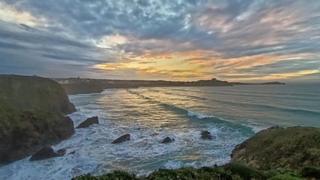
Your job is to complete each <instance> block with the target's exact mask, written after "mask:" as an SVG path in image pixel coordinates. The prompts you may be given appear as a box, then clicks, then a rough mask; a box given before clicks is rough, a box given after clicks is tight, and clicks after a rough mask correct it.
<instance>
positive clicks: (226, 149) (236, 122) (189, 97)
mask: <svg viewBox="0 0 320 180" xmlns="http://www.w3.org/2000/svg"><path fill="white" fill-rule="evenodd" d="M319 94H320V92H319V88H315V87H300V86H236V87H173V88H139V89H110V90H106V91H104V92H103V93H98V94H89V95H75V96H71V101H72V102H73V103H74V104H75V105H76V107H77V109H78V112H76V113H73V114H72V115H71V117H72V119H73V120H74V122H75V125H78V124H79V123H80V122H81V121H83V120H84V119H85V118H87V117H90V116H95V115H97V116H99V121H100V124H99V125H93V126H91V127H89V128H86V129H77V130H76V133H75V135H74V136H73V137H71V138H70V139H68V140H66V141H64V142H62V143H60V144H58V145H57V146H55V148H56V149H60V148H66V149H67V153H70V152H73V151H74V152H75V153H73V154H68V155H66V156H64V157H59V158H53V159H49V160H44V161H39V162H29V161H28V160H27V159H24V160H21V161H18V162H15V163H13V164H10V165H8V166H5V167H1V168H0V179H23V178H26V177H27V178H26V179H50V178H51V179H70V178H71V177H73V176H76V175H80V174H84V173H93V174H102V173H106V172H108V171H111V170H115V169H122V170H127V171H131V172H135V173H138V174H146V173H149V172H151V171H153V170H155V169H158V168H178V167H182V166H193V167H201V166H212V165H214V164H223V163H226V162H228V160H229V158H230V153H231V151H232V149H233V148H234V146H235V145H237V144H238V143H240V142H242V141H243V140H245V139H247V138H248V137H250V136H252V135H253V134H254V132H255V131H258V130H260V129H262V128H266V127H269V126H272V125H282V126H294V125H305V126H317V127H320V121H319V120H320V109H319V107H320V97H319ZM202 130H208V131H210V132H211V133H212V134H213V136H214V139H213V140H212V141H206V140H202V139H201V138H200V132H201V131H202ZM126 133H130V134H131V137H132V139H131V140H130V141H128V142H125V143H123V144H117V145H114V144H111V142H112V141H113V140H114V139H115V138H117V137H119V136H120V135H123V134H126ZM167 136H169V137H172V138H174V139H175V141H174V142H173V143H170V144H161V143H160V142H161V141H162V139H163V138H165V137H167Z"/></svg>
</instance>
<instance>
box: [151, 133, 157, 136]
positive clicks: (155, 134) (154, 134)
mask: <svg viewBox="0 0 320 180" xmlns="http://www.w3.org/2000/svg"><path fill="white" fill-rule="evenodd" d="M158 135H159V133H153V134H151V136H158Z"/></svg>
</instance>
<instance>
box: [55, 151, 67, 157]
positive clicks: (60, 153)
mask: <svg viewBox="0 0 320 180" xmlns="http://www.w3.org/2000/svg"><path fill="white" fill-rule="evenodd" d="M66 152H67V150H66V149H59V150H58V151H57V155H59V156H64V155H65V154H66Z"/></svg>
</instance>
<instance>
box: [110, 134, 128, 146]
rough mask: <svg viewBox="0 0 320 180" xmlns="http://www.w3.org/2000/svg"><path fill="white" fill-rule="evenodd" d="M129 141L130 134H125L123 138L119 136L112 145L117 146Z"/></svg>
mask: <svg viewBox="0 0 320 180" xmlns="http://www.w3.org/2000/svg"><path fill="white" fill-rule="evenodd" d="M129 140H130V134H125V135H123V136H120V137H119V138H117V139H115V140H114V141H113V142H112V144H119V143H123V142H125V141H129Z"/></svg>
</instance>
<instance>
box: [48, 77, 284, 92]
mask: <svg viewBox="0 0 320 180" xmlns="http://www.w3.org/2000/svg"><path fill="white" fill-rule="evenodd" d="M54 80H56V81H57V82H58V83H60V84H61V85H62V86H63V88H64V89H65V90H66V92H67V93H68V94H86V93H99V92H102V91H103V90H104V89H109V88H138V87H177V86H178V87H179V86H180V87H181V86H186V87H187V86H234V85H272V84H273V85H281V84H284V83H280V82H267V83H239V82H228V81H222V80H218V79H215V78H213V79H211V80H199V81H163V80H159V81H147V80H110V79H81V78H62V79H54Z"/></svg>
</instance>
